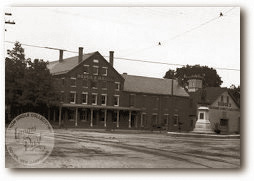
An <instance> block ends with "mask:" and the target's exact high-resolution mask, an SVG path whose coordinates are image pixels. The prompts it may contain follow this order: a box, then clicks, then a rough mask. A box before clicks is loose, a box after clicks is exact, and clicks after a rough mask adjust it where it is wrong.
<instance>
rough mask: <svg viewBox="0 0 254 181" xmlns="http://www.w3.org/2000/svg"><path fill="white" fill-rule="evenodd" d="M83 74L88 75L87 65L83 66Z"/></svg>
mask: <svg viewBox="0 0 254 181" xmlns="http://www.w3.org/2000/svg"><path fill="white" fill-rule="evenodd" d="M84 74H89V65H84Z"/></svg>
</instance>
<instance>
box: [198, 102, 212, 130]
mask: <svg viewBox="0 0 254 181" xmlns="http://www.w3.org/2000/svg"><path fill="white" fill-rule="evenodd" d="M193 132H194V133H207V134H213V133H214V131H213V130H212V127H211V123H210V121H209V108H208V107H205V106H201V107H199V108H198V120H197V122H196V125H195V128H194V130H193Z"/></svg>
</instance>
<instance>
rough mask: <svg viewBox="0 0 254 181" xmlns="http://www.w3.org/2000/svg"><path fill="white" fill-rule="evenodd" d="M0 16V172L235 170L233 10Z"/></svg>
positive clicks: (7, 12) (88, 10) (84, 10)
mask: <svg viewBox="0 0 254 181" xmlns="http://www.w3.org/2000/svg"><path fill="white" fill-rule="evenodd" d="M3 16H4V21H5V23H4V40H3V44H4V62H5V118H4V119H5V168H84V169H86V168H143V169H145V168H178V169H186V168H188V169H189V168H190V169H193V168H195V169H199V168H207V169H218V168H220V169H232V168H233V169H240V168H241V139H240V135H241V133H240V130H241V129H240V128H241V126H240V125H241V113H240V63H241V62H240V7H239V6H214V7H213V6H198V7H195V6H189V7H188V6H177V7H173V6H122V7H121V6H119V7H116V6H112V7H8V8H5V9H4V14H3Z"/></svg>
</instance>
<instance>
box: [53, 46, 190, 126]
mask: <svg viewBox="0 0 254 181" xmlns="http://www.w3.org/2000/svg"><path fill="white" fill-rule="evenodd" d="M113 63H114V52H112V51H110V56H109V62H108V61H107V60H106V59H105V58H104V57H103V56H102V55H101V54H100V53H99V52H93V53H88V54H83V48H81V47H80V48H79V55H78V56H76V57H71V58H67V59H63V51H60V56H59V60H58V61H54V62H50V63H49V65H48V68H49V70H50V73H51V74H52V75H53V76H54V81H55V83H54V85H55V87H56V89H57V90H58V91H59V94H60V95H61V105H60V107H59V108H57V109H55V108H52V109H51V110H50V114H49V115H50V116H49V117H50V118H49V119H50V120H51V122H52V124H54V123H55V124H59V125H62V124H63V125H64V126H66V127H82V128H119V129H121V128H122V129H127V128H132V129H151V128H158V127H160V128H161V127H164V128H165V129H168V130H170V131H178V130H179V129H181V130H182V131H189V130H191V129H192V125H191V124H192V123H191V121H190V118H189V113H190V109H189V108H190V101H189V94H188V93H187V92H186V91H185V90H184V89H183V88H182V87H180V86H179V85H178V82H177V81H176V80H172V79H159V78H150V77H141V76H132V75H128V74H122V75H121V74H119V73H118V72H117V71H116V70H115V69H114V67H113Z"/></svg>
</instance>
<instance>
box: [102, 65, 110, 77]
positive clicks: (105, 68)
mask: <svg viewBox="0 0 254 181" xmlns="http://www.w3.org/2000/svg"><path fill="white" fill-rule="evenodd" d="M101 75H103V76H107V75H108V67H102V68H101Z"/></svg>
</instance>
